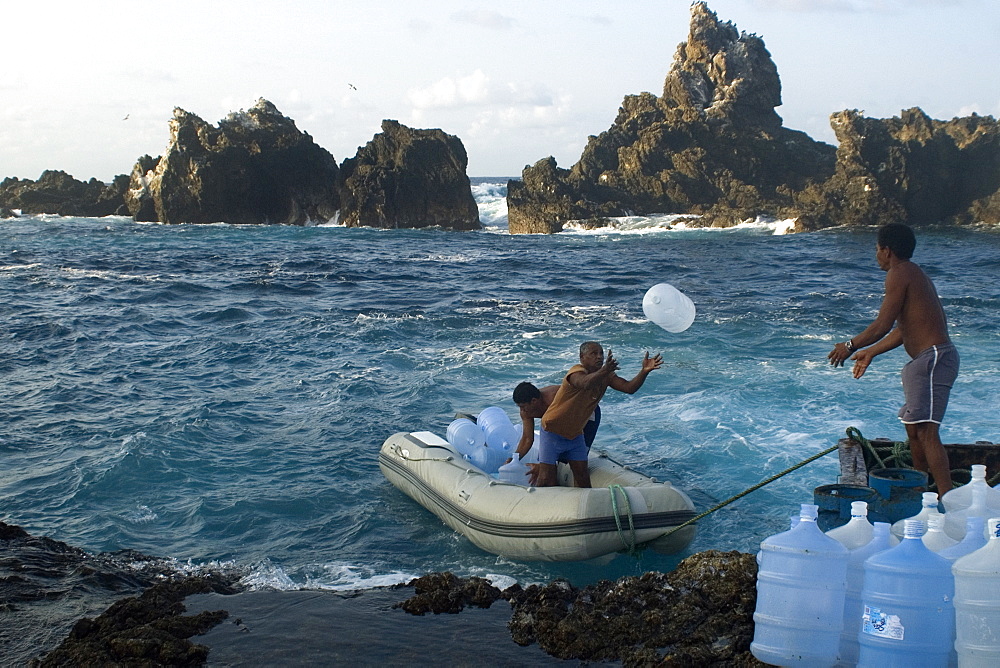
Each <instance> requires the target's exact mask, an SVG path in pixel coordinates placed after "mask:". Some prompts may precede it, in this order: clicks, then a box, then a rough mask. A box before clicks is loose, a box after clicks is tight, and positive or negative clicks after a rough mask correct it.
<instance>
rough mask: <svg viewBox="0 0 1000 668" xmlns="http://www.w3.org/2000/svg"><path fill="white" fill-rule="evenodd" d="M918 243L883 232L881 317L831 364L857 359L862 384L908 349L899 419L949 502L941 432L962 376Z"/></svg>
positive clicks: (921, 464)
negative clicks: (893, 353) (890, 356)
mask: <svg viewBox="0 0 1000 668" xmlns="http://www.w3.org/2000/svg"><path fill="white" fill-rule="evenodd" d="M916 243H917V242H916V238H915V237H914V236H913V230H911V229H910V228H909V227H907V226H906V225H902V224H899V223H892V224H889V225H885V226H883V227H881V228H879V231H878V241H877V242H876V244H875V259H876V261H877V262H878V266H879V267H880V268H881V269H882V271H884V272H886V275H885V296H884V298H883V300H882V306H881V308H880V309H879V313H878V317H876V318H875V320H873V321H872V323H871V324H870V325H868V327H867V328H866V329H865V330H864V331H863V332H861V333H860V334H858V335H857V336H855V337H853V338H851V339H849V340H848V341H846V342H844V343H838V344H837V345H835V346H834V347H833V350H832V351H830V354H829V355H827V358H829V360H830V364H832V365H834V366H843V364H844V360H846V359H847V358H848V357H849V356H851V354H852V353H853V357H851V359H852V360H854V370H853V373H854V377H855V378H861V376H863V375H864V373H865V371H866V370H867V369H868V365H870V364H871V363H872V360H873V359H874V358H875V356H876V355H881V354H882V353H884V352H886V351H888V350H892V349H893V348H896V347H898V346H899V345H901V344H902V346H903V347H904V348H905V350H906V352H907V353H908V354H909V356H910V357H911V358H913V359H911V360H910V361H909V362H907V364H906V365H905V366H904V367H903V374H902V375H903V396H904V398H905V403H904V404H903V407H902V408H901V409H900V410H899V419H900V420H901V421H902V422H903V424H904V425H905V426H906V435H907V436H908V437H909V439H910V450H911V452H912V454H913V466H914V468H916V469H918V470H920V471H929V472H930V474H931V476H932V477H933V479H934V482H935V483H936V484H937V490H938V495H939V496H944V494H945V492H947V491H948V490H950V489H951V467H950V466H949V464H948V453H947V452H946V451H945V449H944V445H942V444H941V437H940V435H939V434H938V428H939V426H940V425H941V420H942V419H943V418H944V411H945V408H946V407H947V405H948V394H949V393H950V391H951V386H952V385H953V384H954V382H955V378H956V377H957V376H958V351H957V350H955V346H954V345H952V343H951V339H950V338H948V321H947V319H946V318H945V314H944V309H943V308H942V307H941V300H940V299H939V298H938V294H937V290H936V289H935V288H934V283H932V282H931V279H930V278H928V276H927V274H925V273H924V272H923V270H922V269H921V268H920V267H918V266H917V265H915V264H914V263H913V262H910V257H911V256H912V255H913V249H914V247H915V246H916ZM894 323H895V325H896V327H895V329H893V324H894ZM865 346H869V347H868V348H865ZM862 349H863V350H862Z"/></svg>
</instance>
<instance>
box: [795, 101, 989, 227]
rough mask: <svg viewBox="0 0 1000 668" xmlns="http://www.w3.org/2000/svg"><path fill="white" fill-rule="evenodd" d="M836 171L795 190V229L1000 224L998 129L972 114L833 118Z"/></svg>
mask: <svg viewBox="0 0 1000 668" xmlns="http://www.w3.org/2000/svg"><path fill="white" fill-rule="evenodd" d="M830 124H831V125H832V127H833V129H834V131H835V132H836V133H837V140H838V142H839V148H838V149H837V167H836V172H835V173H834V175H833V176H832V177H831V178H830V179H829V180H828V181H826V182H825V183H822V184H818V185H814V186H811V187H808V188H806V189H804V190H803V191H802V192H799V193H795V196H794V200H795V206H794V207H793V213H794V214H795V215H796V216H797V217H798V221H797V223H796V229H797V230H798V231H806V230H812V229H819V228H823V227H829V226H832V225H883V224H885V223H891V222H899V221H905V222H907V223H909V224H910V225H930V224H935V223H952V224H968V223H977V222H983V223H987V224H992V225H996V224H1000V124H998V123H997V121H995V120H994V119H993V118H991V117H988V116H986V117H983V116H977V115H975V114H973V115H972V116H968V117H965V118H956V119H953V120H951V121H936V120H933V119H931V118H929V117H928V116H927V114H925V113H924V112H923V111H921V110H920V109H918V108H913V109H908V110H904V111H903V112H902V113H901V114H900V115H899V116H896V117H893V118H890V119H873V118H866V117H864V116H862V115H861V113H860V112H858V111H857V110H848V111H841V112H839V113H835V114H833V115H832V116H831V117H830Z"/></svg>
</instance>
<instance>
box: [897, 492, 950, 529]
mask: <svg viewBox="0 0 1000 668" xmlns="http://www.w3.org/2000/svg"><path fill="white" fill-rule="evenodd" d="M941 514H943V513H941V511H939V510H938V495H937V492H924V493H923V494H922V495H921V497H920V512H919V513H917V514H916V515H914V516H912V517H907V518H906V519H902V520H899V521H898V522H896V523H895V524H893V525H892V534H893V535H894V536H895V537H896V538H902V537H903V531H904V527H905V522H906V520H920V521H921V522H923V523H924V527H925V528H926V526H927V518H928V517H930V516H931V515H941Z"/></svg>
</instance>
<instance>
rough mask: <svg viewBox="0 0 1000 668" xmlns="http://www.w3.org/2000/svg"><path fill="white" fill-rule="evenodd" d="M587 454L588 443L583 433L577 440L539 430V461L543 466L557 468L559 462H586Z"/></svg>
mask: <svg viewBox="0 0 1000 668" xmlns="http://www.w3.org/2000/svg"><path fill="white" fill-rule="evenodd" d="M587 454H588V449H587V442H586V441H585V440H584V437H583V434H582V433H581V434H579V435H577V437H576V438H563V437H562V436H560V435H559V434H553V433H552V432H550V431H545V430H544V429H539V430H538V461H539V462H540V463H542V464H552V465H553V466H555V464H556V462H557V461H563V462H579V461H584V462H585V461H587Z"/></svg>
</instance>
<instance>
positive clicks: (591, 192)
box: [507, 2, 835, 234]
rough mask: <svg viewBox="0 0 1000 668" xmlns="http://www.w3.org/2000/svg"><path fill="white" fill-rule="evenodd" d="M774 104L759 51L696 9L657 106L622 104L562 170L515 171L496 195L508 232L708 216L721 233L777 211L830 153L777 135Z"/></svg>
mask: <svg viewBox="0 0 1000 668" xmlns="http://www.w3.org/2000/svg"><path fill="white" fill-rule="evenodd" d="M780 104H781V84H780V81H779V79H778V72H777V68H776V67H775V65H774V63H773V61H772V60H771V56H770V54H769V53H768V51H767V49H766V48H765V47H764V42H763V41H762V40H761V39H760V38H759V37H757V36H755V35H747V34H746V33H740V32H739V31H737V29H736V27H735V26H733V25H732V24H731V23H728V22H727V23H723V22H720V21H719V20H718V18H717V17H716V15H715V14H714V13H713V12H712V11H711V10H709V9H708V7H707V5H706V4H705V3H703V2H697V3H695V4H693V5H692V7H691V29H690V34H689V37H688V41H687V42H684V43H682V44H681V45H680V46H679V47H678V49H677V53H676V55H675V57H674V62H673V64H672V66H671V68H670V71H669V73H668V74H667V77H666V81H665V82H664V86H663V95H662V97H657V96H655V95H653V94H651V93H642V94H641V95H632V96H628V97H626V98H625V100H624V102H623V103H622V106H621V108H620V109H619V112H618V117H617V118H616V119H615V121H614V124H613V125H612V126H611V128H610V129H609V130H607V131H606V132H603V133H601V134H600V135H599V136H597V137H590V139H589V141H588V144H587V146H586V148H585V149H584V151H583V154H582V156H581V157H580V160H579V161H578V162H577V163H576V164H575V165H574V166H573V167H572V168H571V169H569V170H560V169H558V168H557V167H556V165H555V161H554V160H553V159H552V158H549V159H547V160H542V161H539V162H538V163H536V164H535V165H534V166H531V167H526V168H525V170H524V172H523V175H522V181H521V182H517V181H511V182H510V183H509V184H508V189H507V192H508V200H507V204H508V211H509V222H510V231H511V233H512V234H518V233H525V232H558V231H559V230H561V229H562V226H563V224H565V223H566V222H567V221H570V220H588V219H589V220H590V222H591V224H600V223H601V219H603V218H605V217H607V216H622V215H628V214H646V213H694V214H705V213H712V212H713V210H717V211H721V212H724V213H725V214H726V215H725V216H720V215H716V216H715V217H714V219H712V220H714V221H717V222H716V224H720V225H732V224H735V223H737V222H740V220H741V219H742V218H745V217H752V216H755V215H756V214H757V213H759V212H761V211H766V210H775V209H778V208H781V207H786V206H788V205H790V204H791V202H792V200H791V193H792V191H794V190H798V189H801V188H803V187H805V186H806V185H807V184H809V183H811V182H819V181H825V180H826V179H827V178H829V177H830V176H831V175H832V174H833V171H834V161H835V149H834V148H833V147H832V146H829V145H827V144H823V143H821V142H816V141H813V140H812V139H810V138H809V137H808V136H807V135H805V134H804V133H801V132H797V131H794V130H788V129H786V128H783V127H782V125H781V119H780V117H778V115H777V114H776V113H775V111H774V108H775V107H776V106H778V105H780ZM702 224H707V223H705V222H703V223H702Z"/></svg>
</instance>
